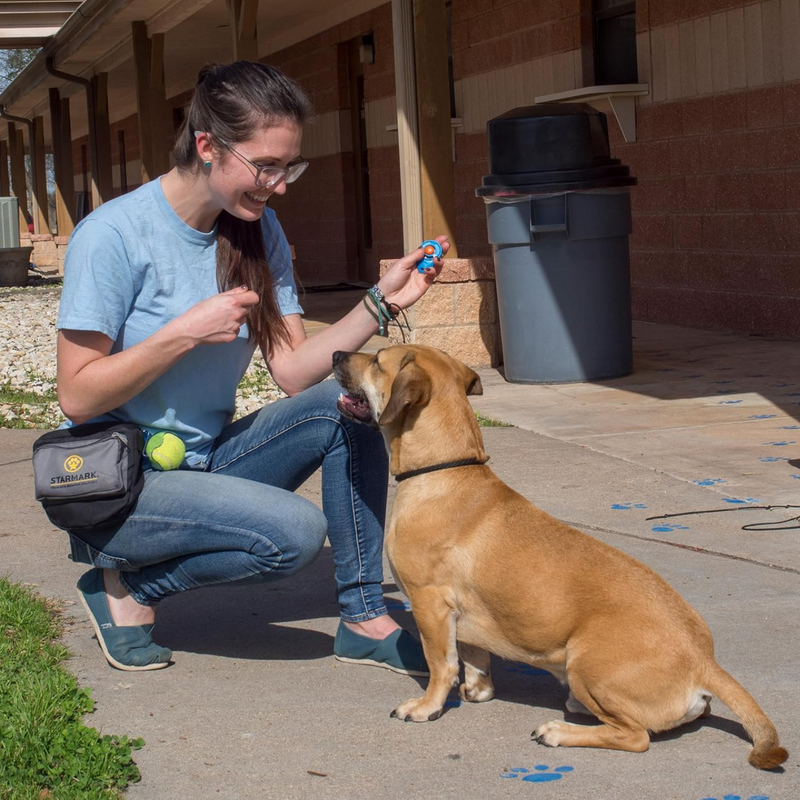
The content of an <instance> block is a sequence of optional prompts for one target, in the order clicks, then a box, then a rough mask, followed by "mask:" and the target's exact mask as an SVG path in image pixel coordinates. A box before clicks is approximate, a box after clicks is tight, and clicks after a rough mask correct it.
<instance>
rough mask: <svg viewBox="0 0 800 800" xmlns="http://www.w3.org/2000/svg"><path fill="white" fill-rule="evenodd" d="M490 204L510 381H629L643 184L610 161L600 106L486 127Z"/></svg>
mask: <svg viewBox="0 0 800 800" xmlns="http://www.w3.org/2000/svg"><path fill="white" fill-rule="evenodd" d="M488 145H489V168H490V170H491V174H490V175H486V176H484V178H483V182H482V186H481V187H479V188H478V189H477V190H476V194H477V195H478V197H483V198H484V201H485V202H486V219H487V225H488V233H489V242H490V243H491V245H492V251H493V255H494V262H495V275H496V284H497V301H498V310H499V314H500V331H501V335H502V340H503V361H504V370H505V377H506V380H508V381H511V382H513V383H567V382H574V381H586V380H600V379H604V378H617V377H621V376H623V375H628V374H630V372H631V371H632V368H633V366H632V365H633V356H632V343H631V310H630V256H629V251H628V236H629V234H630V232H631V206H630V192H629V189H628V187H630V186H633V185H635V183H636V179H635V178H634V177H632V176H631V175H630V171H629V169H628V167H626V166H624V165H622V164H620V162H619V160H617V159H612V158H610V157H609V153H610V151H609V145H608V128H607V125H606V118H605V115H604V114H602V113H601V112H599V111H596V110H595V109H593V108H591V106H588V105H585V104H582V103H575V104H549V105H541V106H532V107H530V108H518V109H514V110H513V111H510V112H508V113H507V114H503V115H502V116H500V117H496V118H495V119H493V120H490V121H489V124H488Z"/></svg>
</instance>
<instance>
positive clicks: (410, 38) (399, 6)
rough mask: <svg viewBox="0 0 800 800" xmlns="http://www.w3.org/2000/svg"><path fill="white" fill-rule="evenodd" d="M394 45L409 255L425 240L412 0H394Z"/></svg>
mask: <svg viewBox="0 0 800 800" xmlns="http://www.w3.org/2000/svg"><path fill="white" fill-rule="evenodd" d="M392 44H393V46H394V48H393V49H394V80H395V89H396V94H397V97H396V100H397V144H398V155H399V157H400V203H401V206H402V211H403V246H404V249H405V251H406V252H410V251H411V250H413V249H414V248H416V247H417V246H418V245H419V243H420V242H422V241H423V240H424V239H425V235H424V233H423V231H424V228H423V222H422V219H423V217H422V188H421V187H422V177H421V174H420V170H421V167H420V153H419V132H418V124H417V80H416V66H415V58H414V12H413V6H412V0H392Z"/></svg>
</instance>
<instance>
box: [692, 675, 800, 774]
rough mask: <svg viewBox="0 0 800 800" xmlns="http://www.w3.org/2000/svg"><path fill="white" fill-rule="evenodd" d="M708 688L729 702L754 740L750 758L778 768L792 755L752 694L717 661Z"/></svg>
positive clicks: (761, 766) (707, 679) (761, 765)
mask: <svg viewBox="0 0 800 800" xmlns="http://www.w3.org/2000/svg"><path fill="white" fill-rule="evenodd" d="M705 688H706V689H707V690H708V691H709V692H711V694H713V695H715V696H716V697H718V698H719V699H720V700H722V702H723V703H725V705H726V706H728V708H730V710H731V711H733V713H734V714H736V716H737V717H739V719H740V720H741V722H742V725H744V729H745V730H746V731H747V733H748V735H749V736H750V738H751V739H752V740H753V749H752V750H751V751H750V755H749V756H748V757H747V760H748V761H749V762H750V763H751V764H752V765H753V766H754V767H757V768H758V769H774V768H775V767H777V766H779V765H781V764H783V762H784V761H786V759H787V758H788V757H789V754H788V753H787V752H786V749H785V748H783V747H781V746H780V742H779V741H778V731H777V730H776V729H775V726H774V725H773V724H772V721H771V720H770V718H769V717H768V716H767V715H766V714H765V713H764V712H763V711H762V710H761V706H759V705H758V703H757V702H756V701H755V699H754V698H753V697H752V695H751V694H750V693H749V692H748V691H747V690H746V689H745V688H744V687H742V686H741V685H740V684H739V683H738V682H737V681H736V680H734V679H733V678H732V677H731V676H730V675H728V673H727V672H725V670H724V669H722V667H720V666H719V664H717V663H716V662H712V663H711V665H710V666H709V669H708V670H707V672H706V677H705Z"/></svg>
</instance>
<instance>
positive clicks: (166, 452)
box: [144, 433, 186, 470]
mask: <svg viewBox="0 0 800 800" xmlns="http://www.w3.org/2000/svg"><path fill="white" fill-rule="evenodd" d="M144 454H145V455H146V456H147V457H148V458H149V459H150V463H151V464H152V465H153V467H154V468H155V469H161V470H168V469H178V467H179V466H180V465H181V464H183V457H184V456H185V455H186V445H185V444H184V443H183V440H182V439H180V438H179V437H178V436H176V435H175V434H174V433H156V434H154V435H153V436H151V437H150V438H149V439H148V440H147V445H146V447H145V448H144Z"/></svg>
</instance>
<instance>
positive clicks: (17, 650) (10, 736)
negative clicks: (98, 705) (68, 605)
mask: <svg viewBox="0 0 800 800" xmlns="http://www.w3.org/2000/svg"><path fill="white" fill-rule="evenodd" d="M60 634H61V622H60V619H59V616H58V614H57V612H56V610H55V609H54V607H53V605H52V604H50V603H48V602H47V601H45V600H43V599H42V598H40V597H37V596H36V595H35V594H34V593H33V592H31V591H30V590H29V589H27V588H25V587H22V586H19V585H16V584H13V583H10V582H9V581H8V580H6V579H4V578H0V676H2V679H0V798H2V799H3V800H42V798H55V800H62V798H64V800H72V798H76V799H77V798H81V799H83V798H85V799H86V800H95V799H96V800H100V799H101V798H103V799H104V800H105V799H106V798H118V797H120V792H121V790H122V789H124V788H125V787H126V786H128V784H130V783H133V782H135V781H138V780H139V777H140V776H139V769H138V767H137V766H136V764H135V763H134V761H133V759H132V758H131V752H132V751H133V750H137V749H139V748H140V747H141V746H142V745H143V744H144V741H143V740H142V739H128V738H127V737H125V736H108V735H105V736H103V735H100V733H98V732H97V731H96V730H95V729H94V728H89V727H87V726H86V725H84V724H83V722H82V716H83V715H84V714H87V713H89V712H91V711H93V710H94V701H93V700H92V697H91V693H90V691H89V689H82V688H81V687H79V686H78V683H77V681H76V679H75V677H74V676H73V675H71V674H70V673H69V672H67V671H66V670H65V669H64V667H63V666H62V662H63V661H64V660H65V659H66V658H68V657H69V653H68V651H67V650H66V648H65V647H63V646H62V645H61V644H59V643H58V637H59V636H60Z"/></svg>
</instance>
